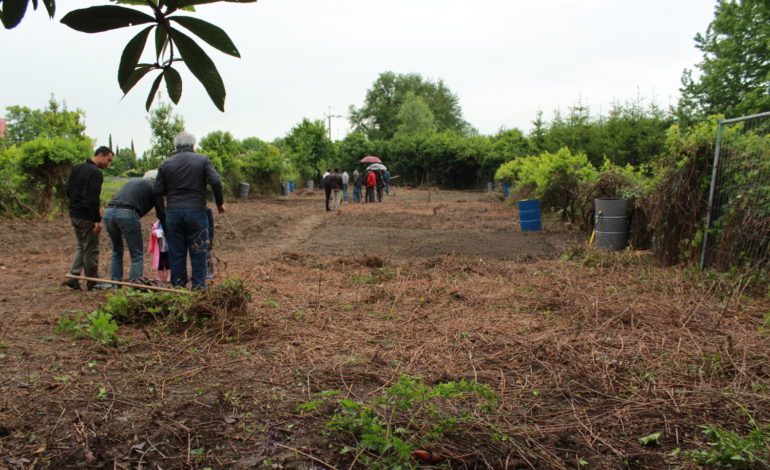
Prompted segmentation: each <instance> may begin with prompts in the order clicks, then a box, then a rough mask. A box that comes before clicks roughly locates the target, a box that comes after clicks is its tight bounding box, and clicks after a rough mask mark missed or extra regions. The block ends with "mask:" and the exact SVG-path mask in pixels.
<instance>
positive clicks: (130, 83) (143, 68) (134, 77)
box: [121, 64, 155, 95]
mask: <svg viewBox="0 0 770 470" xmlns="http://www.w3.org/2000/svg"><path fill="white" fill-rule="evenodd" d="M154 69H155V66H153V65H149V64H145V65H140V66H138V67H137V68H135V69H134V71H133V72H132V73H131V75H130V76H129V77H128V80H126V83H124V84H123V86H122V87H121V90H123V94H124V95H125V94H127V93H128V92H129V91H131V89H132V88H133V87H134V85H136V84H137V83H138V82H139V80H141V79H142V77H144V76H145V75H147V72H149V71H150V70H154Z"/></svg>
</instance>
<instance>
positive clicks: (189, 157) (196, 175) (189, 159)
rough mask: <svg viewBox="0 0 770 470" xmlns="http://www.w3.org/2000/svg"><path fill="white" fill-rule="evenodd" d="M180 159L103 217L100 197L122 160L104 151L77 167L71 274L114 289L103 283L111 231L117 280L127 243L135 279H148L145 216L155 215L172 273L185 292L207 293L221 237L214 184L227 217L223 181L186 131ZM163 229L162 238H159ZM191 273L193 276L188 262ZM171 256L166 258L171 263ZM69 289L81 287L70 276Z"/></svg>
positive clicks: (71, 187) (138, 184)
mask: <svg viewBox="0 0 770 470" xmlns="http://www.w3.org/2000/svg"><path fill="white" fill-rule="evenodd" d="M174 145H175V147H176V153H175V154H174V155H172V156H170V157H169V158H168V159H166V160H165V161H164V162H163V163H162V164H161V165H160V168H158V172H157V176H156V177H155V180H154V182H153V181H150V180H148V179H135V180H130V181H128V182H127V183H125V184H124V185H123V187H122V188H121V189H120V190H119V191H118V192H117V194H115V196H114V197H113V198H112V199H111V200H110V202H109V203H108V204H107V208H106V210H105V212H104V216H103V217H102V215H101V211H100V202H99V199H100V195H101V190H102V182H103V176H102V173H101V170H103V169H105V168H108V167H109V166H110V165H111V163H112V159H113V157H114V154H113V152H112V150H111V149H110V148H109V147H99V148H98V149H96V152H95V153H94V157H93V158H91V159H89V160H87V161H86V162H84V163H81V164H79V165H76V166H75V167H74V168H73V169H72V173H71V175H70V179H69V182H68V184H67V196H68V197H69V213H70V221H71V223H72V227H73V229H74V232H75V239H76V241H77V251H76V253H75V257H74V259H73V262H72V268H71V269H70V274H72V275H75V276H80V274H81V272H83V273H84V274H85V277H88V278H91V280H87V281H86V284H85V286H86V288H87V289H88V290H92V289H109V288H112V287H114V285H113V284H109V283H102V282H98V281H96V280H95V279H97V278H98V271H99V234H100V233H101V232H102V228H103V227H104V228H106V229H107V233H108V234H109V237H110V240H111V242H112V257H111V259H110V279H111V280H112V281H123V252H124V242H125V245H126V246H127V247H128V252H129V257H130V260H131V265H130V268H129V277H128V279H129V280H133V279H138V278H141V277H142V276H143V273H144V243H143V239H142V227H141V223H140V219H141V217H143V216H144V215H146V214H147V213H148V212H149V211H150V210H151V209H153V208H154V209H155V214H156V216H157V218H158V222H157V223H156V226H155V227H156V228H155V229H154V230H153V234H155V235H157V234H158V233H162V234H163V235H162V236H163V237H164V238H165V240H164V245H165V246H166V247H167V252H168V255H167V260H168V264H167V266H164V265H163V262H161V263H160V265H159V266H158V268H159V269H160V268H164V267H167V268H168V269H169V271H170V281H171V284H173V285H174V286H179V287H185V286H187V284H188V283H190V282H191V285H192V288H194V289H205V288H206V277H207V271H208V269H207V258H208V256H209V255H210V249H211V241H212V239H213V230H214V224H213V215H212V211H211V209H209V208H207V207H206V194H207V193H206V192H207V186H210V187H211V190H212V192H213V194H214V201H215V204H216V206H217V210H218V211H219V213H224V212H225V211H226V209H225V205H224V195H223V192H222V180H221V178H220V176H219V174H218V173H217V171H216V169H215V168H214V165H213V164H212V162H211V160H210V159H209V158H208V157H207V156H205V155H201V154H199V153H195V137H194V136H193V135H192V134H189V133H187V132H182V133H180V134H179V135H177V136H176V138H175V139H174ZM158 228H160V232H158ZM188 256H189V258H190V266H191V272H190V274H189V275H188V271H187V258H188ZM164 258H165V257H164ZM65 284H66V285H67V286H69V287H71V288H73V289H80V288H81V285H80V282H79V281H78V280H77V279H73V278H68V280H67V281H65Z"/></svg>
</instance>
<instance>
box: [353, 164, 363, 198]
mask: <svg viewBox="0 0 770 470" xmlns="http://www.w3.org/2000/svg"><path fill="white" fill-rule="evenodd" d="M363 185H364V177H363V174H361V173H360V172H359V171H358V170H355V171H353V202H355V203H356V204H359V203H361V187H362V186H363Z"/></svg>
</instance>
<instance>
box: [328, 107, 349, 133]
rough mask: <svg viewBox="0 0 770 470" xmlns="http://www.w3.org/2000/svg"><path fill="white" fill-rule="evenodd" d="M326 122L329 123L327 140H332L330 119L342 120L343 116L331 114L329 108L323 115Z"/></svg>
mask: <svg viewBox="0 0 770 470" xmlns="http://www.w3.org/2000/svg"><path fill="white" fill-rule="evenodd" d="M325 116H326V119H327V122H328V123H329V126H328V127H327V132H328V133H329V140H332V118H344V117H345V116H343V115H341V114H332V107H331V106H329V112H328V113H326V114H325Z"/></svg>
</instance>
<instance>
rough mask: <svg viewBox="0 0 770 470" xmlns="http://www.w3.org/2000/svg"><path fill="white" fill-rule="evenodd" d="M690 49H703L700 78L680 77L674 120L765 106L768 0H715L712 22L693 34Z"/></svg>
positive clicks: (769, 85)
mask: <svg viewBox="0 0 770 470" xmlns="http://www.w3.org/2000/svg"><path fill="white" fill-rule="evenodd" d="M695 47H697V48H698V49H700V50H701V51H703V61H701V62H700V63H699V64H697V65H696V67H697V68H698V69H699V70H700V76H699V77H697V78H693V74H692V71H691V70H685V71H684V74H683V75H682V85H683V86H682V88H681V89H680V91H681V92H682V97H681V99H680V101H679V109H678V112H677V114H678V115H679V117H680V118H685V119H686V118H687V117H695V118H698V119H701V118H703V116H707V115H712V114H724V115H726V116H728V117H738V116H742V115H747V114H754V113H757V112H761V111H768V110H770V2H768V1H767V0H717V4H716V9H715V14H714V20H713V21H712V22H711V23H710V24H709V26H708V28H707V29H706V34H705V35H702V34H700V33H698V34H697V35H696V36H695Z"/></svg>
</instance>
